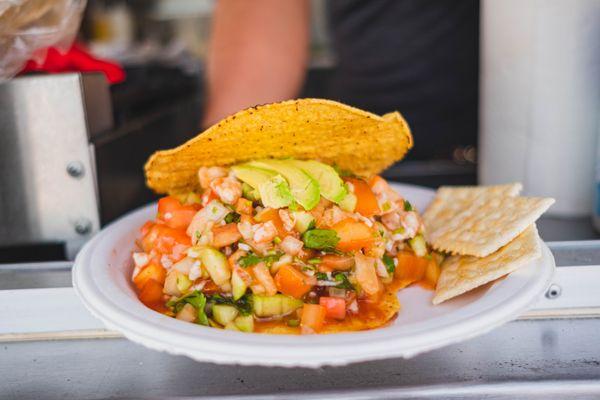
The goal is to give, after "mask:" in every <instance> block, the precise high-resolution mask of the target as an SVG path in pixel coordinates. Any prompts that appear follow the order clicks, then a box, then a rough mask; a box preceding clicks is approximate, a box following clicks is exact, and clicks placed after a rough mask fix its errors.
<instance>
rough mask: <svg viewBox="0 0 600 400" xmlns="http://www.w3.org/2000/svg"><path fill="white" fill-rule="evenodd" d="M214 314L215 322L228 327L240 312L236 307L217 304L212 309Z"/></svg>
mask: <svg viewBox="0 0 600 400" xmlns="http://www.w3.org/2000/svg"><path fill="white" fill-rule="evenodd" d="M212 314H213V318H214V319H215V321H217V322H218V323H219V324H221V325H227V324H228V323H230V322H232V321H233V320H234V319H235V317H237V316H238V314H239V312H238V310H237V308H235V307H234V306H229V305H227V304H215V305H214V306H213V307H212Z"/></svg>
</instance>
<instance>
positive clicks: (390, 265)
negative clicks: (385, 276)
mask: <svg viewBox="0 0 600 400" xmlns="http://www.w3.org/2000/svg"><path fill="white" fill-rule="evenodd" d="M381 260H382V261H383V264H384V265H385V269H386V270H387V272H388V273H390V274H393V273H394V271H395V270H396V265H395V264H394V259H393V258H392V257H390V256H388V255H387V254H384V256H383V258H382V259H381Z"/></svg>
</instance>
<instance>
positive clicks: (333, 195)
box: [285, 160, 348, 204]
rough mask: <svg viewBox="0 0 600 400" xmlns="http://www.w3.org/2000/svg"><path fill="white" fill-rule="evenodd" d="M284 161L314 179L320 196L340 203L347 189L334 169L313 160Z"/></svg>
mask: <svg viewBox="0 0 600 400" xmlns="http://www.w3.org/2000/svg"><path fill="white" fill-rule="evenodd" d="M285 162H287V163H290V164H291V165H295V166H296V167H298V168H300V169H302V170H303V171H304V172H306V173H307V174H309V175H310V176H312V177H313V178H314V179H316V180H317V182H319V187H320V189H321V196H323V197H325V198H326V199H327V200H331V201H333V202H334V203H336V204H340V202H341V201H342V199H343V198H344V197H346V194H347V193H348V191H347V190H346V186H345V185H344V181H342V179H341V178H340V176H339V175H338V173H337V172H336V171H335V169H333V168H332V167H330V166H329V165H326V164H323V163H320V162H318V161H313V160H309V161H300V160H286V161H285Z"/></svg>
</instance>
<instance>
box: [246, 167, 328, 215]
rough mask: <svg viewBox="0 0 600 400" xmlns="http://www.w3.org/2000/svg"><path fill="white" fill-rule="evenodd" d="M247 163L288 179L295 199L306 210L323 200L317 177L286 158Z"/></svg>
mask: <svg viewBox="0 0 600 400" xmlns="http://www.w3.org/2000/svg"><path fill="white" fill-rule="evenodd" d="M247 165H249V166H252V167H256V168H264V169H268V170H272V171H274V172H277V173H279V174H281V175H283V177H284V178H285V179H286V180H287V182H288V183H289V186H290V190H291V193H292V196H293V197H294V200H296V202H297V203H298V204H300V205H301V206H302V207H304V209H305V210H312V209H313V208H315V206H316V205H317V204H319V201H320V200H321V191H320V189H319V183H318V182H317V180H316V179H314V178H313V177H311V176H310V175H309V174H307V173H306V172H304V171H303V170H302V169H300V168H298V167H296V166H294V165H291V164H290V163H288V162H287V161H284V160H262V161H251V162H249V163H248V164H247Z"/></svg>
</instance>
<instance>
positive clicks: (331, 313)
mask: <svg viewBox="0 0 600 400" xmlns="http://www.w3.org/2000/svg"><path fill="white" fill-rule="evenodd" d="M319 304H320V305H322V306H323V307H325V316H326V317H328V318H333V319H344V318H346V301H345V300H344V299H342V298H339V297H321V298H320V299H319Z"/></svg>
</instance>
